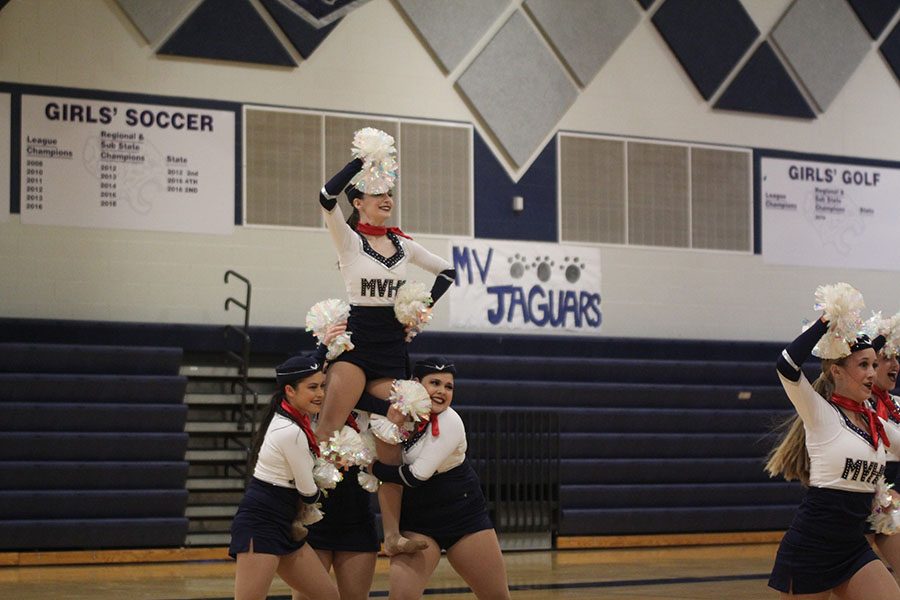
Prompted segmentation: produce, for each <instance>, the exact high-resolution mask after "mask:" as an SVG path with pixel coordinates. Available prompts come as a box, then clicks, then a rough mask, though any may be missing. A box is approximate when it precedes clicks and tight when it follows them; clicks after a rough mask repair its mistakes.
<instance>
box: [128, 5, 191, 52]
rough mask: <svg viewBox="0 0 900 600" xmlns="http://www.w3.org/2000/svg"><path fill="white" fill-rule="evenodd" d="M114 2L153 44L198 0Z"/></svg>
mask: <svg viewBox="0 0 900 600" xmlns="http://www.w3.org/2000/svg"><path fill="white" fill-rule="evenodd" d="M116 2H118V3H119V7H120V8H121V9H122V10H123V11H124V12H125V14H126V15H128V18H129V19H131V22H132V23H134V25H135V27H137V28H138V30H139V31H140V32H141V35H143V36H144V38H145V39H146V40H147V41H148V42H150V43H151V44H155V43H156V42H157V41H158V40H159V39H160V38H162V36H163V35H165V34H166V32H168V31H171V30H172V29H173V28H174V27H175V24H176V23H178V22H180V21H181V20H182V19H183V18H184V17H185V15H186V14H187V13H188V11H189V10H190V9H191V8H193V7H195V6H197V4H199V3H200V0H166V1H165V2H148V1H147V0H116Z"/></svg>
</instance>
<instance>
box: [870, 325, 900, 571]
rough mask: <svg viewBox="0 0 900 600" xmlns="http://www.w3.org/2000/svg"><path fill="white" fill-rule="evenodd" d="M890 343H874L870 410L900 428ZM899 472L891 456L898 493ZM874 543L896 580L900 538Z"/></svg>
mask: <svg viewBox="0 0 900 600" xmlns="http://www.w3.org/2000/svg"><path fill="white" fill-rule="evenodd" d="M891 337H892V343H887V339H886V338H885V336H884V335H879V336H877V337H875V338H873V339H872V346H873V348H874V349H875V350H876V351H877V352H878V366H877V367H876V368H875V382H874V383H873V384H872V398H871V399H870V407H871V408H872V410H874V411H875V413H876V414H877V415H878V416H879V417H881V418H882V419H884V420H885V421H890V422H891V423H892V424H894V425H895V426H898V427H900V397H897V396H895V395H893V394H891V390H893V389H894V387H895V386H896V385H897V373H898V371H900V362H898V361H897V347H896V346H895V345H894V343H893V336H891ZM898 468H900V463H898V462H897V460H896V458H895V457H894V456H893V455H892V454H889V455H888V457H887V465H886V466H885V469H884V478H885V481H886V482H887V483H889V484H893V485H894V489H895V490H896V487H897V483H898V480H900V478H898ZM873 541H874V543H875V545H876V546H877V548H878V551H879V553H880V554H881V556H882V557H883V558H884V560H885V561H887V563H888V564H889V565H890V566H891V568H893V570H894V577H895V578H896V577H897V576H898V574H900V535H897V534H894V535H885V534H882V533H878V534H874V540H873Z"/></svg>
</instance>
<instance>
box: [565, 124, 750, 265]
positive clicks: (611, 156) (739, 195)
mask: <svg viewBox="0 0 900 600" xmlns="http://www.w3.org/2000/svg"><path fill="white" fill-rule="evenodd" d="M559 154H560V174H559V181H560V183H559V194H560V229H561V232H560V233H561V235H560V239H561V240H562V241H570V242H576V241H577V242H596V243H609V244H624V245H636V246H660V247H668V248H697V249H701V248H702V249H712V250H732V251H742V252H751V251H752V243H753V242H752V234H751V228H752V212H753V211H752V194H751V185H752V183H751V160H752V154H751V151H750V150H742V149H733V148H714V147H709V146H696V145H689V144H674V143H665V142H653V141H648V140H639V141H638V140H630V139H625V138H609V137H599V136H590V135H572V134H560V136H559Z"/></svg>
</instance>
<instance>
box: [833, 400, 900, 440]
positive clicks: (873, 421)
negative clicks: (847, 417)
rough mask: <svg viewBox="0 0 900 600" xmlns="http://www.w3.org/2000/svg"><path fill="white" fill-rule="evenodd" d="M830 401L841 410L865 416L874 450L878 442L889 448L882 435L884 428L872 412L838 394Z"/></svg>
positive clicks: (863, 405) (885, 438) (884, 436)
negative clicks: (844, 409)
mask: <svg viewBox="0 0 900 600" xmlns="http://www.w3.org/2000/svg"><path fill="white" fill-rule="evenodd" d="M831 401H832V402H833V403H834V404H837V405H838V406H840V407H841V408H846V409H847V410H849V411H850V412H855V413H858V414H861V415H865V416H866V419H867V420H868V421H869V435H871V436H872V445H873V446H874V447H875V449H876V450H877V449H878V441H879V440H881V441H883V442H884V447H885V448H890V447H891V441H890V440H889V439H887V436H886V435H885V433H884V426H883V425H882V424H881V421H880V420H879V419H878V415H877V414H875V411H874V410H872V409H870V408H869V407H868V406H866V405H865V404H860V403H859V402H856V401H855V400H851V399H850V398H847V397H846V396H841V395H839V394H832V395H831Z"/></svg>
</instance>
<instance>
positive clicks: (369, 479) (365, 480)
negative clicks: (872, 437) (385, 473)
mask: <svg viewBox="0 0 900 600" xmlns="http://www.w3.org/2000/svg"><path fill="white" fill-rule="evenodd" d="M357 481H359V486H360V487H361V488H362V489H364V490H366V491H367V492H369V493H370V494H374V493H375V492H377V491H378V487H379V486H380V485H381V482H380V481H378V478H377V477H375V476H374V475H372V474H371V473H366V472H365V471H360V472H359V475H358V476H357Z"/></svg>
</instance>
